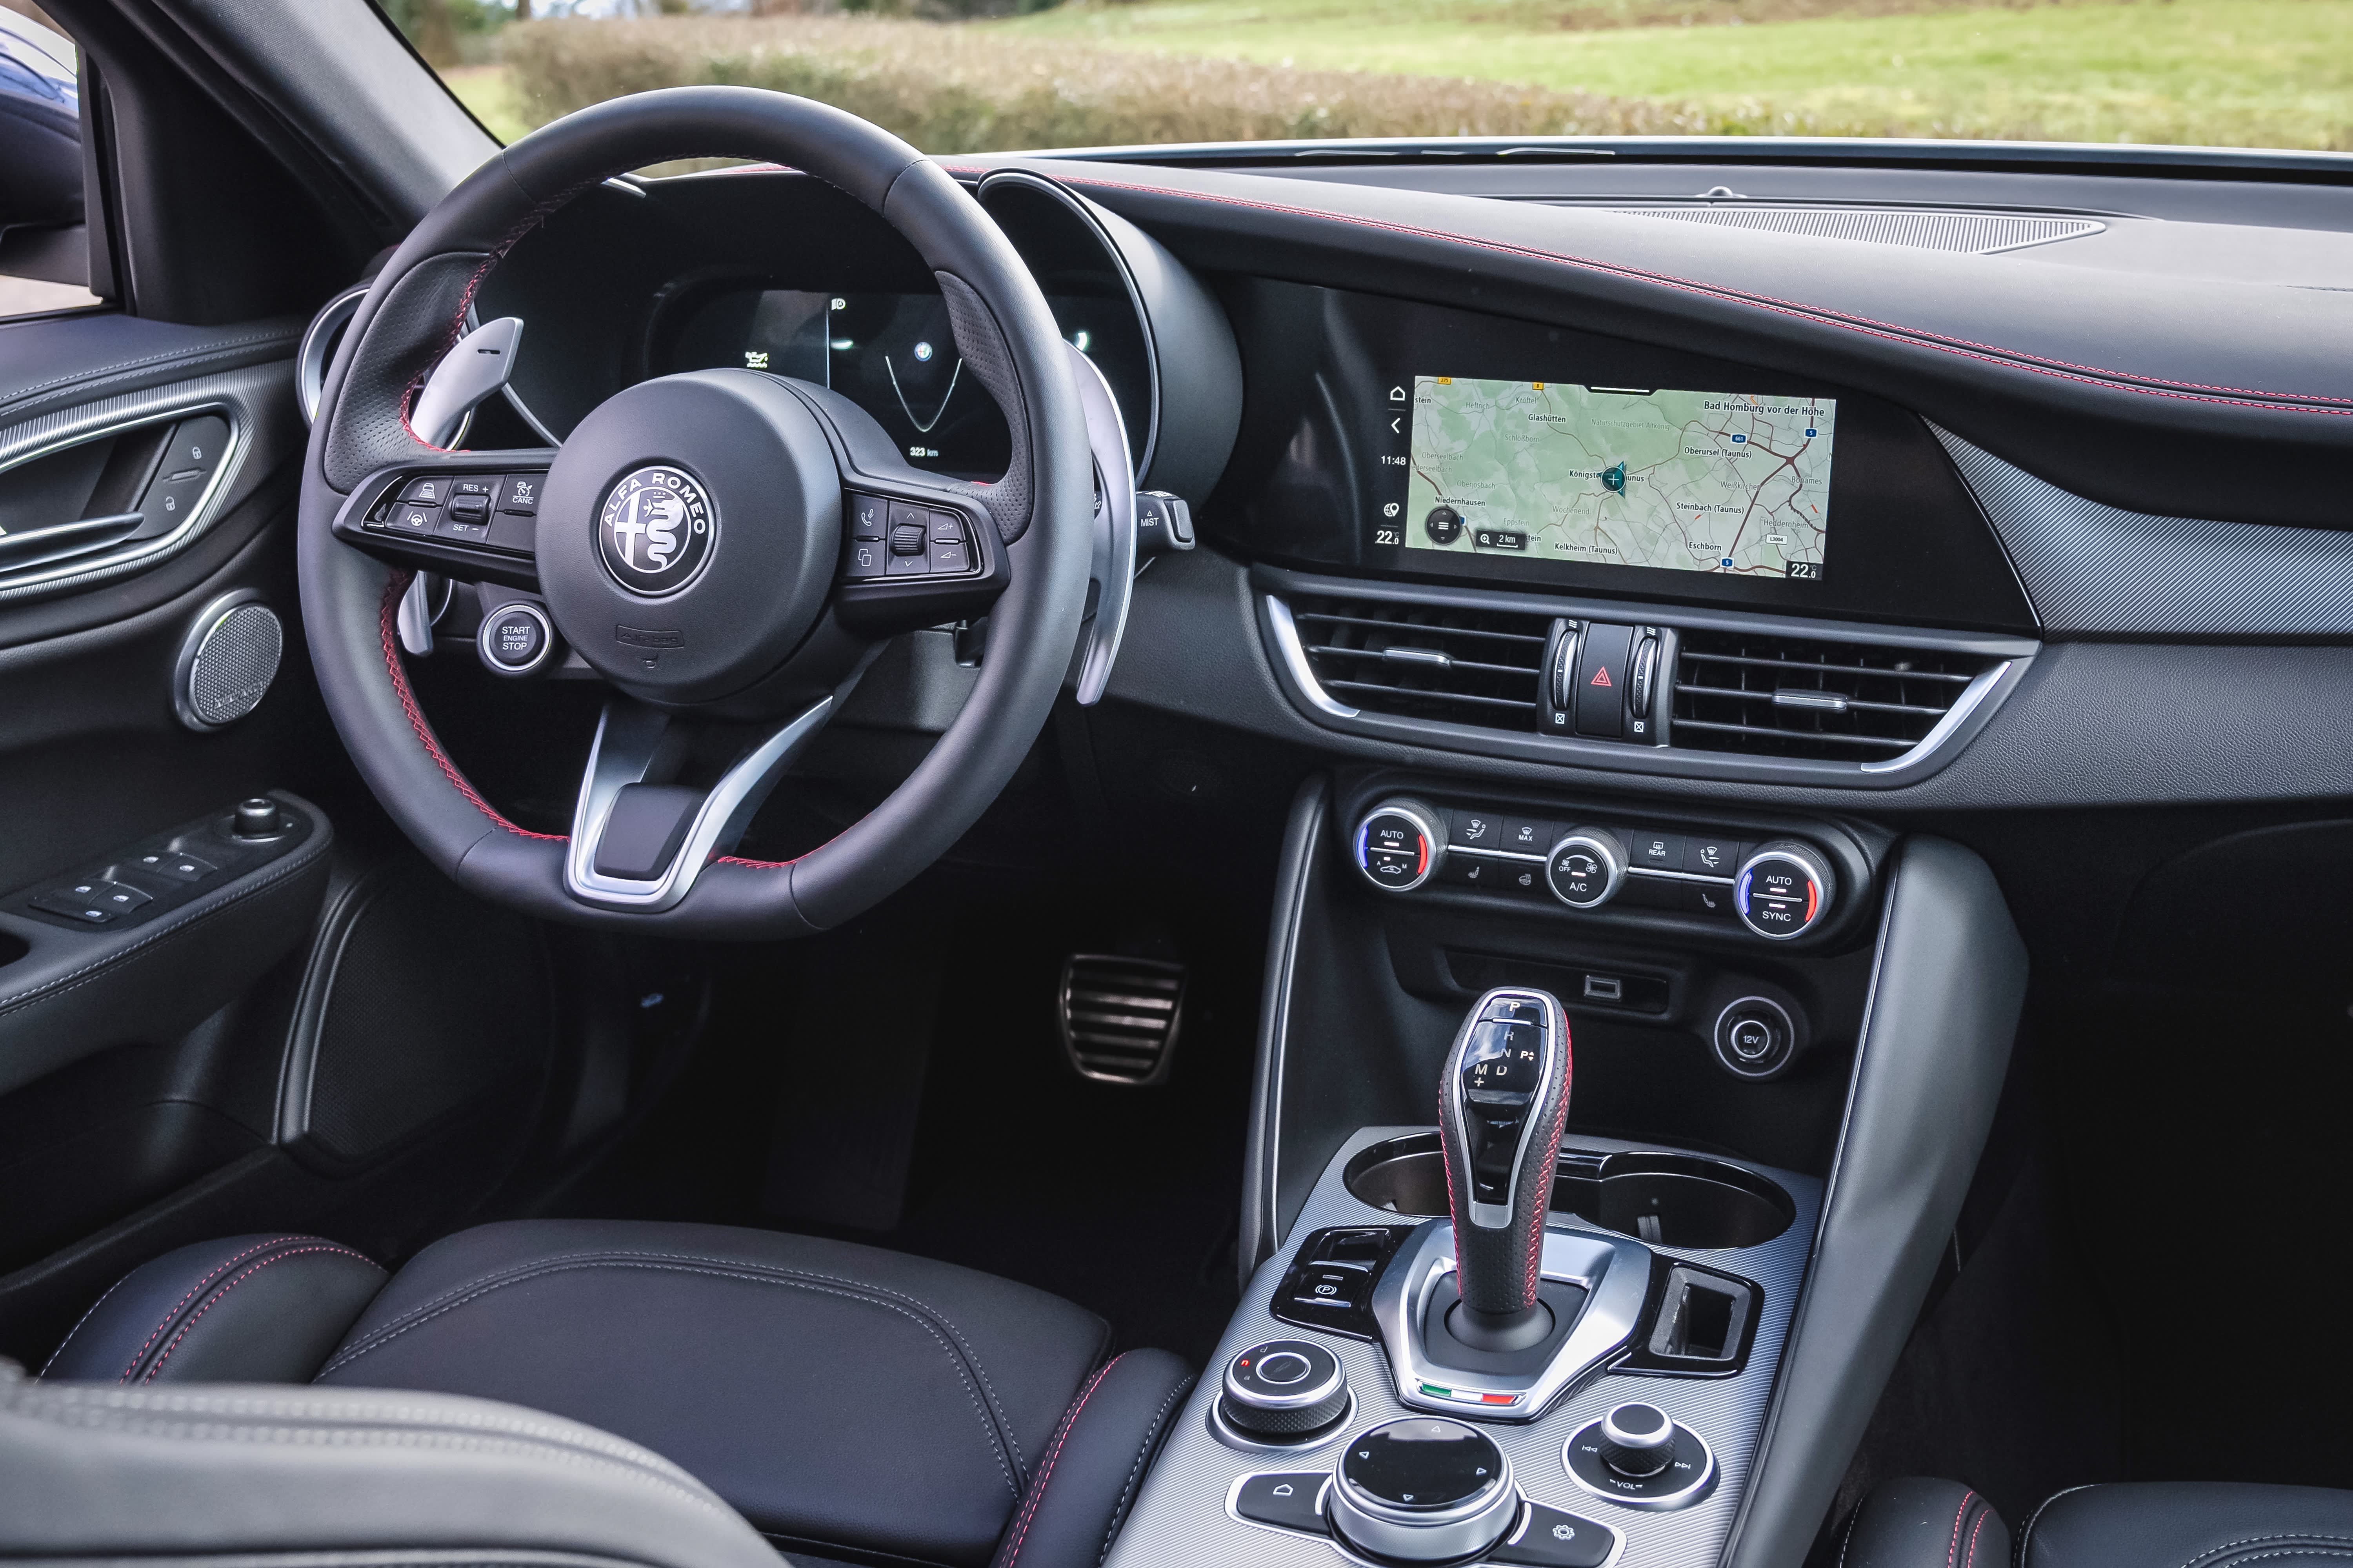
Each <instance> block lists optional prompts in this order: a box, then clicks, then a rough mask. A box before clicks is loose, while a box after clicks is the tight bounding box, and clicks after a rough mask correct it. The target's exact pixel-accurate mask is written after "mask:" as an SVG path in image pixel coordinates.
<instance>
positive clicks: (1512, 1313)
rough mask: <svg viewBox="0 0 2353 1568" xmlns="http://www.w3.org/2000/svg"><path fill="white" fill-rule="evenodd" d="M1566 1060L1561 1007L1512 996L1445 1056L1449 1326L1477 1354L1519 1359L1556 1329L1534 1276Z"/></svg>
mask: <svg viewBox="0 0 2353 1568" xmlns="http://www.w3.org/2000/svg"><path fill="white" fill-rule="evenodd" d="M1568 1057H1569V1051H1568V1020H1567V1018H1566V1017H1565V1016H1562V1013H1561V1008H1560V1004H1559V1003H1558V1002H1556V1001H1555V1000H1553V998H1552V997H1551V996H1549V995H1547V994H1546V993H1544V992H1542V991H1529V990H1522V989H1518V988H1516V987H1507V988H1504V989H1502V990H1496V991H1490V992H1488V993H1487V994H1485V995H1484V996H1482V997H1481V998H1479V1002H1478V1005H1476V1006H1474V1007H1472V1009H1471V1016H1469V1017H1468V1018H1465V1019H1464V1020H1463V1023H1462V1031H1461V1034H1459V1035H1457V1036H1456V1037H1455V1038H1454V1048H1453V1049H1452V1050H1451V1051H1449V1052H1448V1053H1447V1056H1446V1071H1445V1076H1444V1077H1443V1078H1442V1079H1440V1082H1439V1086H1438V1131H1439V1137H1440V1141H1441V1142H1443V1143H1444V1145H1445V1151H1446V1190H1447V1200H1448V1203H1449V1205H1450V1206H1451V1208H1452V1210H1453V1216H1454V1259H1455V1282H1456V1288H1457V1289H1460V1290H1461V1296H1462V1299H1461V1303H1460V1304H1459V1305H1457V1306H1456V1307H1455V1308H1454V1309H1453V1310H1452V1311H1451V1312H1450V1313H1449V1314H1448V1316H1447V1322H1446V1326H1447V1328H1448V1329H1449V1330H1451V1332H1452V1334H1453V1337H1454V1338H1455V1339H1456V1340H1458V1341H1460V1342H1461V1343H1463V1344H1465V1345H1468V1346H1470V1347H1472V1349H1474V1350H1482V1351H1496V1352H1510V1351H1516V1350H1525V1349H1526V1348H1527V1347H1528V1346H1530V1345H1534V1344H1537V1343H1540V1342H1543V1341H1544V1340H1545V1339H1546V1338H1547V1337H1548V1336H1549V1335H1550V1334H1551V1333H1552V1331H1553V1321H1552V1312H1551V1310H1550V1309H1549V1308H1547V1307H1546V1305H1545V1304H1544V1303H1543V1302H1542V1301H1541V1300H1538V1299H1537V1287H1538V1272H1537V1271H1538V1266H1539V1265H1540V1264H1541V1263H1542V1261H1543V1258H1544V1233H1545V1216H1546V1213H1547V1211H1548V1210H1549V1209H1550V1208H1551V1205H1552V1184H1553V1163H1554V1160H1555V1157H1556V1155H1557V1154H1558V1153H1559V1152H1560V1132H1561V1128H1562V1126H1563V1124H1564V1123H1566V1122H1567V1120H1568V1079H1569V1059H1568Z"/></svg>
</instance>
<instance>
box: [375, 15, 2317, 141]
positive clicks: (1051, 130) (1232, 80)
mask: <svg viewBox="0 0 2353 1568" xmlns="http://www.w3.org/2000/svg"><path fill="white" fill-rule="evenodd" d="M381 3H382V4H383V5H384V6H385V11H386V13H387V15H389V16H391V17H392V19H393V20H394V21H395V22H396V23H397V24H398V25H399V26H400V27H401V28H402V29H403V31H405V32H406V34H407V35H408V37H409V38H410V39H411V41H412V42H413V43H414V44H415V45H416V46H417V49H418V51H419V52H420V53H421V54H423V55H424V57H425V58H427V61H429V62H430V63H432V64H433V66H434V67H435V68H437V69H438V70H439V71H440V72H441V74H442V76H443V78H444V79H446V80H447V81H448V85H449V86H450V88H451V89H453V90H454V91H455V92H456V93H457V95H458V96H459V99H460V100H463V101H464V102H465V104H466V105H467V107H468V108H470V110H473V112H474V114H475V115H476V117H477V118H479V119H480V121H482V122H483V124H484V125H486V126H487V127H489V128H490V130H491V132H493V133H494V134H496V135H498V136H499V137H500V138H501V139H502V140H508V141H512V140H513V139H514V138H515V137H517V136H520V135H522V134H523V133H525V132H528V131H530V130H531V129H532V128H533V127H535V126H538V125H542V124H544V123H546V122H547V121H550V120H553V119H554V118H556V117H557V116H559V115H562V114H565V113H567V112H569V111H571V110H575V109H579V108H582V107H585V106H586V105H587V104H591V103H595V102H596V101H598V100H602V99H607V98H611V97H614V96H617V95H618V94H621V93H626V92H634V91H638V90H640V89H647V88H656V87H670V86H678V85H684V84H691V83H702V82H726V83H741V84H746V85H751V86H756V87H767V88H775V89H779V90H782V91H786V92H793V93H799V94H802V95H804V96H807V97H810V98H816V99H821V100H825V101H826V102H828V103H833V104H836V105H839V107H841V108H843V109H846V110H850V111H851V112H853V113H855V114H859V115H862V116H864V117H865V118H866V119H869V120H871V121H875V122H876V123H878V124H881V125H883V126H886V127H888V128H889V129H890V130H892V131H894V132H898V133H899V134H900V135H902V136H903V137H905V138H906V139H907V140H908V141H910V142H913V143H914V144H915V145H916V146H918V147H920V148H922V149H923V151H925V152H927V153H975V152H995V151H1008V150H1014V149H1030V148H1035V149H1045V148H1070V147H1101V146H1117V145H1126V144H1132V143H1144V142H1259V141H1268V140H1298V139H1304V140H1311V141H1327V140H1336V139H1342V138H1351V137H1411V138H1439V137H1446V138H1452V137H1461V136H1500V137H1507V138H1532V137H1537V136H1557V135H1567V136H1597V135H1601V136H1623V135H1672V136H1688V135H1769V136H1840V137H1852V136H1864V137H1935V138H1944V139H1978V138H1994V139H2001V140H2010V141H2037V142H2106V143H2118V142H2139V143H2158V144H2171V145H2193V146H2195V145H2203V146H2223V147H2263V148H2282V149H2324V150H2331V151H2342V150H2347V149H2348V148H2353V0H2040V3H2038V0H1981V3H1975V4H1972V3H1969V0H1060V3H1059V4H1057V3H1056V0H381Z"/></svg>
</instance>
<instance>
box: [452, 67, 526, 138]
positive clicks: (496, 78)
mask: <svg viewBox="0 0 2353 1568" xmlns="http://www.w3.org/2000/svg"><path fill="white" fill-rule="evenodd" d="M441 79H442V80H443V81H446V82H448V84H449V90H450V91H451V92H454V93H456V94H457V95H458V101H459V102H460V103H462V104H464V105H465V106H466V108H467V109H468V110H470V111H471V112H472V114H473V116H474V118H475V119H477V120H479V121H481V122H482V125H483V128H484V129H486V130H487V131H489V132H490V133H491V135H493V136H495V137H497V138H498V139H499V140H500V141H501V142H512V141H515V140H517V139H518V138H520V137H522V135H523V134H524V132H528V131H529V130H530V129H531V121H530V120H529V118H528V117H526V115H525V114H524V112H523V102H522V96H521V95H520V94H518V93H517V92H516V91H515V83H514V73H513V72H512V71H510V70H508V69H507V68H505V67H504V66H456V67H452V68H450V69H448V70H445V71H443V72H442V73H441Z"/></svg>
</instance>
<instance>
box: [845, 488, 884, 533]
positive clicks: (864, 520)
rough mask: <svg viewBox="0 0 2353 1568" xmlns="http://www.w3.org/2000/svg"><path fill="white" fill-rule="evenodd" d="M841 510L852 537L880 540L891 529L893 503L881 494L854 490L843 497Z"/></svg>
mask: <svg viewBox="0 0 2353 1568" xmlns="http://www.w3.org/2000/svg"><path fill="white" fill-rule="evenodd" d="M841 512H842V517H843V519H844V521H847V522H848V523H849V537H850V538H852V539H861V540H879V539H881V537H882V536H883V535H884V534H886V533H888V532H889V531H890V530H891V503H890V502H889V501H887V500H883V499H882V498H881V496H865V495H860V494H858V493H857V492H856V491H855V490H852V491H850V492H849V493H848V494H846V495H844V496H843V497H842V498H841Z"/></svg>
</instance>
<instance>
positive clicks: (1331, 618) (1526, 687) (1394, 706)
mask: <svg viewBox="0 0 2353 1568" xmlns="http://www.w3.org/2000/svg"><path fill="white" fill-rule="evenodd" d="M1291 611H1292V616H1293V620H1294V621H1295V622H1296V624H1297V626H1298V628H1299V641H1300V646H1301V647H1302V649H1303V651H1304V652H1305V654H1306V656H1307V662H1308V666H1309V668H1312V669H1313V670H1314V673H1315V679H1316V681H1317V683H1318V684H1319V685H1321V686H1322V687H1323V688H1324V690H1325V691H1327V692H1329V693H1331V695H1332V697H1333V698H1334V699H1335V700H1337V701H1340V702H1345V703H1346V704H1347V705H1348V706H1349V707H1351V708H1358V709H1363V710H1366V711H1367V712H1373V713H1395V714H1401V715H1404V716H1406V717H1409V718H1415V719H1436V720H1440V721H1445V722H1448V723H1453V724H1475V725H1478V726H1480V727H1482V728H1483V729H1489V730H1523V731H1534V730H1535V728H1536V695H1537V689H1536V672H1537V670H1538V669H1539V668H1541V667H1542V666H1543V664H1544V653H1545V640H1546V637H1548V636H1549V635H1550V633H1551V630H1552V622H1551V621H1550V620H1549V619H1547V618H1546V617H1545V616H1533V615H1524V614H1520V613H1518V612H1515V611H1510V610H1472V609H1460V608H1456V607H1454V606H1451V605H1422V604H1410V603H1397V602H1393V601H1388V600H1381V599H1355V598H1339V597H1336V596H1327V595H1320V594H1319V595H1300V596H1299V597H1297V598H1296V599H1293V601H1292V602H1291Z"/></svg>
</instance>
